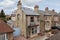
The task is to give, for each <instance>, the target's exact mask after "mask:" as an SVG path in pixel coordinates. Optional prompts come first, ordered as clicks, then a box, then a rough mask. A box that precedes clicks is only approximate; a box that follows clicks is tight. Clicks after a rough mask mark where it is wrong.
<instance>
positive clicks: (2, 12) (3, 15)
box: [0, 9, 6, 22]
mask: <svg viewBox="0 0 60 40" xmlns="http://www.w3.org/2000/svg"><path fill="white" fill-rule="evenodd" d="M0 19H1V20H3V21H4V22H6V16H5V13H4V10H3V9H2V10H1V13H0Z"/></svg>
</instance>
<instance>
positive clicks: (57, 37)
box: [47, 32, 60, 40]
mask: <svg viewBox="0 0 60 40" xmlns="http://www.w3.org/2000/svg"><path fill="white" fill-rule="evenodd" d="M47 40H60V32H59V33H57V34H55V35H54V36H52V37H50V38H48V39H47Z"/></svg>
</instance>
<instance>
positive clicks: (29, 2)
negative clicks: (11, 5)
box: [22, 0, 43, 6]
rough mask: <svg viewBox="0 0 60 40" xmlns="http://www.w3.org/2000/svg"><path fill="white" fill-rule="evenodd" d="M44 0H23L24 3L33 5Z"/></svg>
mask: <svg viewBox="0 0 60 40" xmlns="http://www.w3.org/2000/svg"><path fill="white" fill-rule="evenodd" d="M42 1H43V0H26V1H25V0H22V3H23V5H27V6H33V5H36V4H37V3H38V2H42Z"/></svg>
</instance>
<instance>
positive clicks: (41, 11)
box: [38, 10, 51, 16]
mask: <svg viewBox="0 0 60 40" xmlns="http://www.w3.org/2000/svg"><path fill="white" fill-rule="evenodd" d="M38 12H39V13H43V14H44V15H48V16H49V15H51V14H49V13H47V12H45V11H43V10H39V11H38Z"/></svg>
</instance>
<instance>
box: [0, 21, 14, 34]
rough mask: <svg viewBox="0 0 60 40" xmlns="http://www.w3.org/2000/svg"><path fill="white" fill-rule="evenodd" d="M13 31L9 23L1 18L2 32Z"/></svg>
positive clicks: (0, 29)
mask: <svg viewBox="0 0 60 40" xmlns="http://www.w3.org/2000/svg"><path fill="white" fill-rule="evenodd" d="M13 31H14V30H13V29H12V28H11V27H10V26H9V25H8V24H6V23H5V22H3V21H2V20H0V33H10V32H13Z"/></svg>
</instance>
